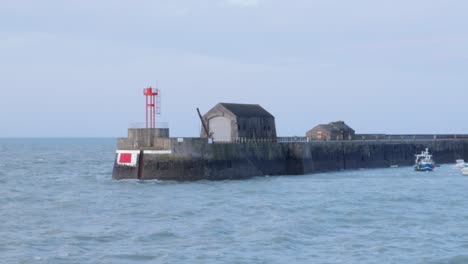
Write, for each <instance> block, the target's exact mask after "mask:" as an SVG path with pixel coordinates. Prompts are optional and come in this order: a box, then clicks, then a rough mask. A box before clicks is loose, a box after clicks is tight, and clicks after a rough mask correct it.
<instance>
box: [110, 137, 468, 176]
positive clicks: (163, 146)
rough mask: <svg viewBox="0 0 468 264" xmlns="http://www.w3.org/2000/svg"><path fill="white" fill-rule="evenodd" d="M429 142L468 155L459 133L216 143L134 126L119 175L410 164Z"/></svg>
mask: <svg viewBox="0 0 468 264" xmlns="http://www.w3.org/2000/svg"><path fill="white" fill-rule="evenodd" d="M240 142H242V141H240ZM425 148H429V149H430V151H431V153H432V154H433V155H434V158H435V160H436V162H437V163H453V162H455V160H456V159H465V160H468V139H460V138H455V137H454V138H452V139H437V138H434V137H432V139H395V140H393V139H392V140H347V141H325V142H323V141H322V142H318V141H312V142H290V143H278V142H273V141H270V142H261V141H260V140H259V141H247V142H242V143H211V144H210V142H209V140H208V139H206V138H169V130H158V129H129V136H128V138H123V139H119V140H118V151H117V154H116V159H115V164H114V171H113V178H114V179H141V180H150V179H158V180H176V181H195V180H203V179H206V180H225V179H245V178H250V177H254V176H264V175H303V174H311V173H317V172H327V171H337V170H343V169H360V168H388V167H390V166H394V165H398V166H410V165H413V164H414V155H415V154H416V153H419V152H420V151H422V150H424V149H425Z"/></svg>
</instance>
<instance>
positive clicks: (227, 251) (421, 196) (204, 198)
mask: <svg viewBox="0 0 468 264" xmlns="http://www.w3.org/2000/svg"><path fill="white" fill-rule="evenodd" d="M114 151H115V140H113V139H0V152H1V153H2V158H1V159H0V263H468V207H467V206H466V204H467V201H468V177H463V176H462V175H461V172H460V171H459V170H457V169H455V167H454V166H452V165H446V166H443V167H441V168H439V169H437V170H436V171H435V172H433V173H418V172H414V171H413V170H412V168H409V167H406V168H397V169H378V170H357V171H342V172H336V173H325V174H315V175H307V176H289V177H258V178H254V179H251V180H242V181H220V182H209V181H201V182H194V183H176V182H158V181H147V182H140V181H134V180H129V181H114V180H112V179H111V172H112V165H113V158H114Z"/></svg>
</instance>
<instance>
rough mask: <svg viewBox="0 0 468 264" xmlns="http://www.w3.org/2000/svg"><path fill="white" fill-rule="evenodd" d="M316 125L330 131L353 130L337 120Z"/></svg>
mask: <svg viewBox="0 0 468 264" xmlns="http://www.w3.org/2000/svg"><path fill="white" fill-rule="evenodd" d="M317 127H322V128H323V129H325V130H328V131H330V132H332V131H335V132H339V131H354V130H353V129H352V128H350V127H349V126H348V125H346V124H345V123H344V122H343V121H337V122H331V123H329V124H326V125H318V126H317Z"/></svg>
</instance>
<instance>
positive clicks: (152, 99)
mask: <svg viewBox="0 0 468 264" xmlns="http://www.w3.org/2000/svg"><path fill="white" fill-rule="evenodd" d="M143 94H144V95H145V97H146V128H156V114H160V113H161V101H160V91H159V89H154V88H152V87H151V86H150V87H148V88H145V89H143Z"/></svg>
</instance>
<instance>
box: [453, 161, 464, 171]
mask: <svg viewBox="0 0 468 264" xmlns="http://www.w3.org/2000/svg"><path fill="white" fill-rule="evenodd" d="M456 162H457V164H456V165H455V166H457V168H459V169H463V168H465V160H462V159H458V160H457V161H456Z"/></svg>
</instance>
